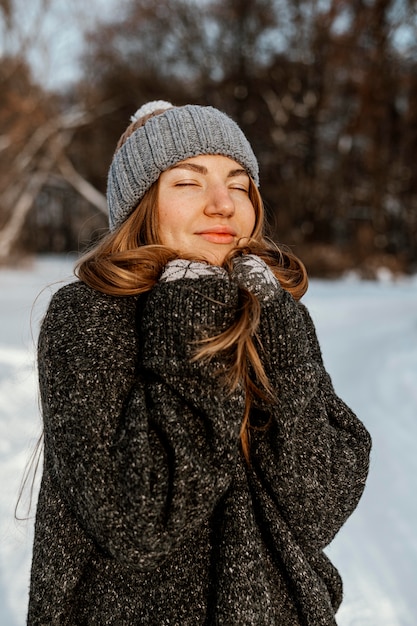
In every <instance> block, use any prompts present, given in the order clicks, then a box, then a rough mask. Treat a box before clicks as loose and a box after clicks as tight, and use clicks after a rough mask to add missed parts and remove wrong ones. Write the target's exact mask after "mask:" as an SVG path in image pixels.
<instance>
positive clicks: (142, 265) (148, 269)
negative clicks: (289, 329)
mask: <svg viewBox="0 0 417 626" xmlns="http://www.w3.org/2000/svg"><path fill="white" fill-rule="evenodd" d="M157 196H158V182H156V183H154V184H153V185H152V187H151V188H150V189H149V191H148V192H147V193H146V194H145V196H144V197H143V198H142V200H141V202H140V203H139V205H138V206H137V208H136V209H135V210H134V211H133V212H132V213H131V215H130V216H129V217H128V218H127V219H126V220H125V221H124V222H123V224H122V225H121V226H120V227H119V228H118V229H117V230H116V231H115V232H112V233H109V234H108V235H106V236H105V237H104V238H103V239H102V241H101V242H100V243H99V244H98V245H97V246H96V247H94V249H92V250H91V251H89V252H87V254H85V255H84V256H83V257H82V258H81V259H80V260H79V261H78V263H77V265H76V268H75V273H76V275H77V276H78V278H79V279H80V280H82V281H84V282H85V283H87V284H88V285H90V286H91V287H92V288H93V289H96V290H98V291H101V292H103V293H106V294H110V295H115V296H128V295H135V294H141V293H145V292H147V291H150V290H151V289H152V287H153V286H154V285H155V284H156V282H157V281H158V279H159V276H160V275H161V272H162V269H163V267H164V266H165V265H166V264H167V263H168V262H169V261H171V260H173V259H175V258H178V253H177V252H176V251H174V250H172V249H170V248H167V247H166V246H163V245H162V243H161V241H160V239H159V236H158V222H157V220H158V216H157V211H156V206H157ZM249 197H250V200H251V202H252V204H253V207H254V210H255V216H256V220H255V227H254V231H253V233H252V236H251V239H250V240H249V241H247V242H245V246H244V252H246V253H254V254H257V255H258V256H260V257H261V258H262V259H263V260H264V261H265V262H266V263H267V264H268V265H269V266H270V267H271V269H272V271H273V272H274V274H275V276H276V277H277V279H278V281H279V282H280V284H281V286H282V287H283V288H284V289H286V290H287V291H289V292H290V293H291V294H292V296H293V297H294V298H295V299H296V300H299V299H300V298H301V297H302V296H303V294H304V293H305V291H306V290H307V285H308V281H307V273H306V270H305V267H304V265H303V263H302V262H301V261H300V259H298V257H296V256H295V255H294V254H293V253H292V252H291V251H290V250H288V249H285V248H280V247H278V246H276V245H275V244H273V243H272V242H271V241H269V240H268V239H267V238H266V236H265V233H264V228H265V219H264V207H263V202H262V199H261V196H260V193H259V191H258V189H257V187H256V185H255V184H254V182H253V181H252V180H251V179H250V186H249ZM241 253H242V247H238V248H236V249H235V250H232V251H231V252H230V253H229V254H228V255H227V257H226V259H225V261H224V263H223V266H224V267H225V268H226V269H228V270H230V269H231V267H232V259H233V256H235V255H236V254H241ZM239 296H240V307H239V311H238V314H237V316H236V319H235V321H234V323H233V324H232V325H231V327H230V328H228V329H227V330H226V331H225V332H223V333H221V334H220V335H217V336H214V337H212V338H209V339H207V340H205V341H204V342H202V343H201V345H200V346H199V348H198V350H196V354H195V357H194V358H195V359H210V358H212V357H213V356H214V355H215V354H217V353H219V352H224V353H227V355H228V362H229V363H230V367H229V375H228V384H229V387H230V389H231V390H233V389H234V388H235V387H236V386H237V385H238V384H240V383H241V384H242V385H243V386H244V389H245V391H246V408H245V414H244V417H243V420H242V427H241V433H240V438H241V445H242V450H243V453H244V456H245V458H246V459H247V460H248V461H249V448H250V445H249V433H250V427H251V426H250V420H249V416H250V409H251V405H252V402H253V399H254V397H256V396H261V397H263V398H271V399H272V397H273V390H272V389H271V388H270V385H269V381H268V379H267V376H266V374H265V371H264V368H263V366H262V362H261V359H260V358H259V355H258V350H257V348H256V331H257V327H258V324H259V317H260V305H259V302H258V299H257V298H255V297H254V296H253V295H252V294H251V293H250V292H249V291H247V290H246V289H243V288H242V289H240V293H239ZM251 371H252V372H253V374H252V375H250V372H251Z"/></svg>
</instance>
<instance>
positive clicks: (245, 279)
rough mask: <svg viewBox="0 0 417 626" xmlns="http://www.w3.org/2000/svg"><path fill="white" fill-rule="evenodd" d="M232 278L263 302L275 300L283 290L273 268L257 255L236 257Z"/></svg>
mask: <svg viewBox="0 0 417 626" xmlns="http://www.w3.org/2000/svg"><path fill="white" fill-rule="evenodd" d="M232 276H234V278H235V279H236V280H237V282H238V284H239V285H240V286H241V287H245V288H246V289H248V291H250V292H251V293H253V295H254V296H256V297H257V298H258V299H259V300H261V301H263V302H266V301H267V300H271V299H272V298H274V297H275V296H276V295H277V293H278V292H279V291H280V290H281V289H282V288H281V286H280V284H279V282H278V280H277V278H276V277H275V275H274V273H273V272H272V270H271V268H270V267H269V266H268V265H267V264H266V263H265V261H263V260H262V259H261V258H260V257H259V256H257V255H256V254H242V255H240V256H237V257H235V258H234V259H233V271H232Z"/></svg>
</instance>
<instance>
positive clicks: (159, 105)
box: [130, 100, 174, 122]
mask: <svg viewBox="0 0 417 626" xmlns="http://www.w3.org/2000/svg"><path fill="white" fill-rule="evenodd" d="M173 106H174V105H173V104H171V103H170V102H167V101H166V100H153V101H152V102H147V103H146V104H143V105H142V106H141V107H140V108H139V109H138V110H137V111H136V113H135V114H134V115H132V116H131V118H130V121H131V122H137V121H138V120H140V118H141V117H145V115H150V114H151V113H154V112H155V111H166V110H167V109H172V107H173Z"/></svg>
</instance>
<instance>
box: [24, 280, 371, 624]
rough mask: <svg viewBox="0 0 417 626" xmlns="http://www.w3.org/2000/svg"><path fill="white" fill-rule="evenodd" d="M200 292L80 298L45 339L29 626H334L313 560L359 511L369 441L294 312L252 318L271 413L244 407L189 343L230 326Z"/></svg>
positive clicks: (325, 586) (209, 287)
mask: <svg viewBox="0 0 417 626" xmlns="http://www.w3.org/2000/svg"><path fill="white" fill-rule="evenodd" d="M238 291H239V290H238V285H237V283H236V282H235V281H234V280H233V278H228V279H227V280H225V279H223V278H219V277H216V276H206V277H202V278H199V279H198V280H193V281H189V280H178V281H174V282H167V283H159V284H157V285H156V286H155V287H154V288H153V289H152V291H151V292H150V293H149V294H148V295H147V296H146V297H145V296H140V297H136V296H128V297H112V296H106V295H103V294H100V293H98V292H96V291H94V290H92V289H91V288H89V287H87V286H86V285H85V284H83V283H81V282H75V283H72V284H70V285H68V286H66V287H63V288H62V289H61V290H60V291H59V292H58V293H57V294H55V296H54V297H53V299H52V302H51V304H50V307H49V310H48V312H47V315H46V317H45V320H44V322H43V325H42V329H41V333H40V338H39V376H40V391H41V400H42V407H43V419H44V441H45V449H44V468H43V477H42V484H41V489H40V495H39V501H38V508H37V517H36V529H35V541H34V550H33V563H32V574H31V590H30V602H29V613H28V624H29V625H30V626H35V625H39V626H46V625H48V624H53V625H57V624H60V625H61V624H62V625H71V626H75V625H76V626H83V625H85V626H87V625H89V626H90V625H94V624H95V625H100V626H104V625H114V626H116V625H118V626H123V625H126V626H133V625H136V624H138V625H139V624H143V625H154V626H165V625H166V626H168V625H169V626H212V625H215V624H218V625H221V626H274V625H275V626H300V625H302V626H330V625H334V624H335V623H336V622H335V613H336V610H337V608H338V606H339V604H340V602H341V598H342V585H341V581H340V578H339V575H338V573H337V571H336V569H335V568H334V567H333V566H332V564H331V563H330V562H329V560H328V558H327V557H326V556H325V555H324V553H323V549H324V548H325V546H326V545H327V544H328V543H329V542H330V541H331V540H332V538H333V537H334V535H335V533H336V532H337V531H338V529H339V528H340V527H341V525H342V524H343V523H344V522H345V520H346V519H347V517H348V516H349V515H350V514H351V513H352V511H353V510H354V508H355V507H356V505H357V503H358V500H359V498H360V496H361V493H362V491H363V488H364V483H365V478H366V475H367V470H368V458H369V448H370V439H369V435H368V433H367V431H366V430H365V428H364V427H363V425H362V424H361V422H360V421H359V420H358V419H357V418H356V417H355V415H354V414H353V413H352V412H351V411H350V409H349V408H348V407H347V406H346V405H345V404H344V403H343V402H342V401H341V400H340V399H339V398H338V397H337V396H336V394H335V392H334V390H333V387H332V384H331V381H330V378H329V376H328V374H327V373H326V371H325V369H324V367H323V362H322V358H321V354H320V348H319V345H318V343H317V339H316V335H315V331H314V327H313V324H312V322H311V319H310V317H309V314H308V312H307V310H306V308H305V307H304V306H302V305H300V304H297V303H296V302H295V301H294V300H293V298H292V297H291V296H290V294H288V293H287V292H285V291H284V290H282V289H281V290H279V291H278V292H277V295H276V297H275V298H273V299H271V300H269V301H268V302H265V303H263V304H262V312H261V321H260V327H259V333H258V334H259V337H258V340H259V346H260V347H259V353H260V355H261V358H262V361H263V365H264V368H265V370H266V373H267V375H268V377H269V380H270V382H271V384H272V386H273V388H274V392H275V400H274V401H273V402H266V401H265V402H264V401H258V402H256V403H255V405H254V407H253V410H252V415H251V421H252V423H253V424H254V425H255V426H257V427H255V428H253V429H252V431H251V463H250V464H248V463H247V462H246V461H245V460H244V458H243V455H242V453H241V450H240V443H239V432H240V426H241V422H242V416H243V413H244V407H245V397H244V392H243V390H242V388H240V387H237V389H236V390H235V391H233V392H232V393H230V392H229V390H228V389H227V387H225V382H224V381H225V376H224V375H223V374H224V372H225V368H226V364H225V363H224V362H223V360H222V357H221V356H218V357H215V358H213V359H212V360H210V361H201V360H198V361H192V359H191V358H190V357H191V356H192V355H193V353H194V350H195V347H196V342H197V341H198V340H200V339H202V338H203V337H204V336H208V335H210V336H212V335H214V334H216V333H219V332H221V331H223V330H224V329H225V328H227V327H228V326H229V325H230V324H231V323H232V322H233V320H234V319H235V316H236V311H237V308H238V306H239V293H238Z"/></svg>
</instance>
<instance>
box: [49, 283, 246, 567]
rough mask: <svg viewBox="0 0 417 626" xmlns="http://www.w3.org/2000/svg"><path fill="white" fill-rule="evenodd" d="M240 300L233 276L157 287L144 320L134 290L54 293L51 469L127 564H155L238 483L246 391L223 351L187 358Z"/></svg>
mask: <svg viewBox="0 0 417 626" xmlns="http://www.w3.org/2000/svg"><path fill="white" fill-rule="evenodd" d="M236 300H237V290H236V288H235V289H233V287H232V286H231V284H230V283H229V281H228V280H225V279H219V278H218V277H206V278H202V279H200V280H197V281H188V280H180V281H176V282H172V283H167V284H160V285H157V286H156V287H155V288H154V289H153V290H152V292H151V293H150V295H149V297H148V298H147V302H146V306H145V308H144V311H143V315H142V316H141V318H140V320H139V322H138V321H137V319H136V315H135V310H134V307H132V299H131V297H128V298H111V297H107V296H103V295H101V294H97V293H96V292H94V291H92V290H90V289H89V288H87V287H86V286H85V285H80V284H78V285H77V287H76V288H74V286H72V287H71V288H64V289H63V290H61V292H58V294H57V295H56V296H54V298H53V300H52V302H51V305H50V307H49V310H48V313H47V316H46V318H45V320H44V323H43V326H42V329H41V333H40V338H39V350H38V354H39V374H40V391H41V399H42V405H43V417H44V431H45V468H46V470H47V471H49V472H50V475H51V480H53V481H54V483H55V485H56V486H57V488H58V490H59V492H60V493H61V495H62V497H63V499H64V501H65V502H66V503H67V506H68V507H69V508H70V509H71V511H72V512H73V514H74V515H75V517H76V518H77V520H78V522H79V524H80V525H81V526H82V527H83V529H84V531H85V532H86V533H87V535H88V536H90V537H91V538H92V539H93V540H94V541H95V542H96V543H97V544H98V545H99V546H101V548H102V549H103V550H105V551H106V552H107V553H109V554H110V555H111V556H112V557H114V558H116V559H118V560H120V561H121V562H123V563H125V564H126V565H129V566H132V567H135V568H138V569H142V570H146V569H152V568H153V567H156V566H157V565H159V563H160V562H161V561H162V560H163V559H164V558H165V557H166V555H167V554H168V553H169V552H170V551H172V550H175V549H176V548H178V546H179V545H180V543H181V542H182V541H183V540H184V538H185V537H186V536H187V535H188V534H190V533H192V532H195V531H196V530H197V529H198V528H199V526H201V524H202V523H204V522H205V521H206V520H207V519H208V518H209V516H210V514H211V512H212V510H213V508H214V507H215V505H216V504H217V502H218V501H219V499H220V498H221V496H222V495H223V494H224V492H225V491H226V490H227V489H228V486H229V484H230V482H231V477H232V474H233V469H234V467H235V466H236V462H237V459H238V457H239V430H240V423H241V420H242V415H243V411H244V397H243V394H242V392H241V390H237V391H236V392H235V393H233V394H230V393H227V392H226V391H225V389H224V377H222V376H221V373H222V371H223V370H224V363H223V362H222V361H221V359H218V360H212V361H211V362H203V361H196V362H191V361H190V356H192V354H193V350H194V349H195V346H196V342H198V341H199V340H200V339H201V338H202V337H204V336H205V335H206V334H210V335H212V334H216V333H218V332H221V331H222V330H224V329H225V328H226V327H227V325H228V324H230V322H231V320H232V319H233V316H234V311H235V306H236ZM135 325H136V326H137V328H136V330H135ZM137 331H139V332H137Z"/></svg>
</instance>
